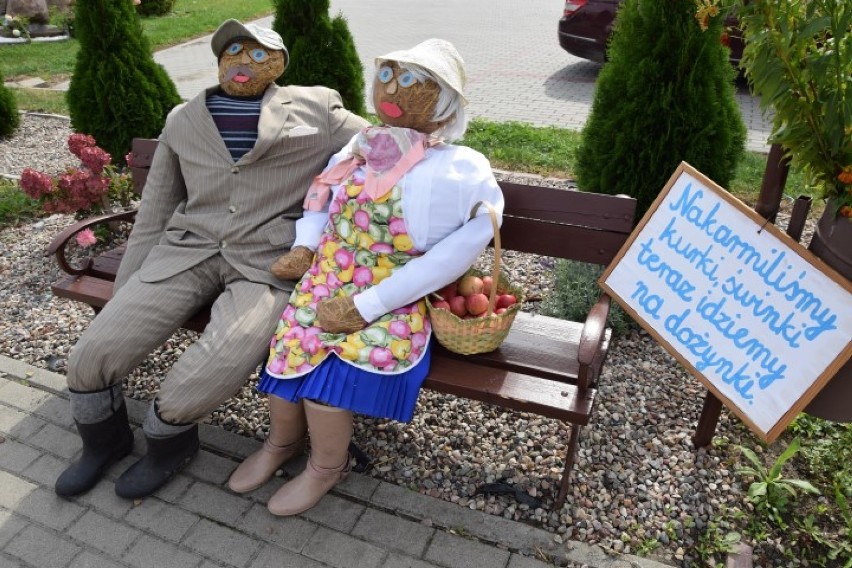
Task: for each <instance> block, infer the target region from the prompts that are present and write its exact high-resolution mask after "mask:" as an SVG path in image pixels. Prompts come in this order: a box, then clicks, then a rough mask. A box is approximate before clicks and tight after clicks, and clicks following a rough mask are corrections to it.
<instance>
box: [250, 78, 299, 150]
mask: <svg viewBox="0 0 852 568" xmlns="http://www.w3.org/2000/svg"><path fill="white" fill-rule="evenodd" d="M291 100H292V99H291V98H290V92H289V90H288V89H287V88H286V87H278V86H276V85H275V84H274V83H273V84H272V85H270V87H269V88H268V89H266V92H265V93H264V95H263V103H262V104H261V107H260V120H259V121H258V123H257V141H256V142H255V143H254V147H253V148H252V149H251V150H249V151H248V153H247V154H246V155H245V156H243V157H242V158H240V160H239V162H237V163H239V164H250V163H252V162H254V161H257V160H258V159H260V158H261V157H262V156H263V155H264V154H265V153H266V151H267V150H269V148H270V146H272V145H273V144H274V143H275V141H276V140H278V137H279V136H280V134H281V130H282V129H283V128H284V123H285V122H286V121H287V116H288V115H289V114H290V102H291Z"/></svg>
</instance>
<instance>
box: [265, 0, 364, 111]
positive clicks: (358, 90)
mask: <svg viewBox="0 0 852 568" xmlns="http://www.w3.org/2000/svg"><path fill="white" fill-rule="evenodd" d="M274 4H275V21H274V22H273V24H272V28H273V29H274V30H275V31H276V32H278V33H279V34H281V38H282V39H283V40H284V45H286V46H287V51H288V52H289V53H290V64H289V65H288V66H287V70H286V71H285V72H284V75H282V76H281V77H279V78H278V84H279V85H324V86H326V87H329V88H332V89H334V90H336V91H337V92H338V93H340V96H341V98H343V104H344V105H345V106H346V108H347V109H349V110H351V111H352V112H354V113H356V114H360V115H364V114H366V112H367V110H366V107H365V106H364V69H363V67H362V66H361V60H360V59H359V58H358V52H357V50H356V49H355V41H354V40H353V39H352V34H351V33H350V32H349V27H348V25H347V23H346V20H345V18H344V17H343V15H342V14H339V15H337V16H335V17H334V18H331V17H329V15H328V10H329V1H328V0H274Z"/></svg>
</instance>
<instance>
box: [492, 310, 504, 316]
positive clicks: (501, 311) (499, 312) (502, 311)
mask: <svg viewBox="0 0 852 568" xmlns="http://www.w3.org/2000/svg"><path fill="white" fill-rule="evenodd" d="M494 313H495V314H497V315H498V316H499V315H502V314H505V313H506V308H497V309H496V310H494Z"/></svg>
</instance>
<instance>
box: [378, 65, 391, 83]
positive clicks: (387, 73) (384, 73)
mask: <svg viewBox="0 0 852 568" xmlns="http://www.w3.org/2000/svg"><path fill="white" fill-rule="evenodd" d="M391 79H393V69H391V68H390V67H382V68H381V69H379V81H381V82H382V83H389V82H390V80H391Z"/></svg>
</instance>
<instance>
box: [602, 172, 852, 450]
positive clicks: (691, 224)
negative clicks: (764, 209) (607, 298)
mask: <svg viewBox="0 0 852 568" xmlns="http://www.w3.org/2000/svg"><path fill="white" fill-rule="evenodd" d="M600 284H601V286H602V287H603V288H604V289H605V290H606V291H607V292H608V293H609V294H610V295H611V296H612V297H613V298H615V299H616V300H617V301H618V302H619V304H621V305H622V306H623V307H624V308H625V309H626V310H627V311H628V312H629V313H630V314H631V315H632V316H633V317H634V319H636V320H637V321H638V322H639V323H640V324H641V325H642V326H643V327H644V328H645V329H646V330H648V332H649V333H651V334H652V335H653V336H654V337H655V338H656V339H657V340H658V341H659V342H660V343H661V344H662V345H663V346H665V347H666V349H667V350H668V351H669V352H670V353H671V354H672V355H674V356H675V357H676V358H677V359H678V360H679V361H680V362H681V363H683V364H684V365H685V366H686V367H688V368H689V369H690V370H691V371H692V372H693V374H694V375H695V376H696V377H698V378H699V379H700V380H701V381H702V383H704V384H705V386H707V388H708V389H710V390H711V391H712V392H713V393H714V394H715V395H716V396H717V397H718V398H719V399H721V400H722V401H723V402H724V403H725V404H726V406H728V408H729V409H731V410H732V411H733V412H735V413H736V414H737V415H738V416H739V417H740V418H741V419H742V420H743V421H744V422H745V423H746V424H748V425H749V427H750V428H751V429H752V431H754V432H755V433H756V434H758V435H759V436H760V437H761V438H763V439H764V440H765V441H767V442H771V441H773V440H774V439H775V438H776V437H777V436H778V435H779V434H780V433H781V432H783V430H784V428H786V426H787V425H788V424H789V423H790V422H791V421H792V420H793V418H795V416H796V414H798V412H799V411H800V410H801V409H802V408H804V406H806V405H807V403H808V402H809V401H810V400H811V399H812V398H813V397H814V396H816V394H817V393H818V392H819V390H820V389H821V388H822V387H823V386H824V385H825V383H826V382H828V381H829V380H830V379H831V377H832V376H833V375H834V373H835V372H836V371H837V370H838V369H839V368H840V367H841V366H842V365H843V364H844V363H845V362H846V360H847V359H849V357H850V355H852V343H850V338H852V309H850V306H852V286H850V283H849V281H848V280H846V279H845V278H843V277H842V276H840V275H838V274H837V273H836V272H834V271H833V270H832V269H831V268H830V267H828V266H827V265H825V264H824V263H823V262H822V261H821V260H819V259H818V258H816V257H815V256H814V255H813V254H811V253H810V252H808V251H807V250H806V249H805V248H804V247H802V246H801V245H799V244H798V243H796V242H795V241H793V240H792V239H791V238H790V237H788V236H787V235H784V234H783V233H781V232H780V231H779V230H778V229H777V228H776V227H775V226H774V225H772V224H766V223H765V222H764V220H763V219H762V218H761V217H760V216H759V215H757V213H755V212H754V211H752V210H751V209H749V208H748V207H747V206H746V205H745V204H743V203H741V202H740V201H738V200H737V199H735V198H733V197H732V196H731V195H730V194H729V193H728V192H726V191H725V190H724V189H722V188H720V187H719V186H717V185H716V184H714V183H713V182H712V181H710V180H709V179H708V178H706V177H705V176H703V175H702V174H701V173H699V172H698V171H696V170H695V169H694V168H692V167H691V166H689V165H688V164H685V163H681V165H680V166H679V167H678V169H677V171H675V173H674V175H673V176H672V177H671V179H670V180H669V182H668V184H667V185H666V187H665V189H663V191H662V192H661V193H660V195H659V197H658V198H657V200H656V201H655V202H654V204H653V205H652V207H651V209H650V210H649V211H648V213H647V214H646V215H645V216H644V217H643V219H642V221H641V223H640V224H639V226H638V227H637V228H636V230H635V231H634V232H633V234H632V235H631V238H630V240H628V242H627V243H625V245H624V247H623V248H622V250H621V251H620V252H619V255H618V256H617V257H616V259H615V260H614V261H613V262H612V263H611V264H610V266H609V267H608V268H607V270H606V271H605V272H604V274H603V275H602V276H601V280H600ZM850 404H852V401H850Z"/></svg>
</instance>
